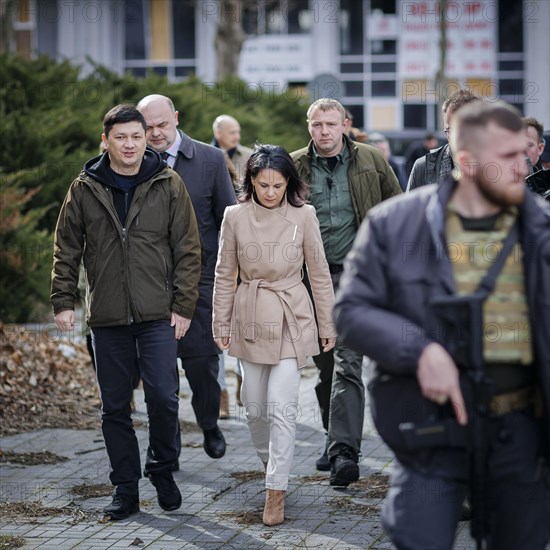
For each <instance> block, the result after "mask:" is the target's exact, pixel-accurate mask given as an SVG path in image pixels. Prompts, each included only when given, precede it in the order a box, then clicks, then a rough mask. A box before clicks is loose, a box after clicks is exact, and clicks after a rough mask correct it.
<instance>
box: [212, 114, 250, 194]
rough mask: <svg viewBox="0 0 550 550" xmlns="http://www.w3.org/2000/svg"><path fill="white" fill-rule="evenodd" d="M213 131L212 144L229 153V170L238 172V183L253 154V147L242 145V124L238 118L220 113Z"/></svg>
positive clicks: (214, 123)
mask: <svg viewBox="0 0 550 550" xmlns="http://www.w3.org/2000/svg"><path fill="white" fill-rule="evenodd" d="M212 131H213V132H214V139H213V140H212V145H213V146H214V147H217V148H218V149H221V150H222V151H223V152H224V153H225V154H226V155H227V157H226V162H227V164H228V166H229V167H230V170H229V171H230V173H232V172H234V173H235V174H236V176H237V179H236V181H235V182H234V183H235V184H238V183H239V182H240V181H241V179H242V177H243V175H244V169H245V167H246V163H247V161H248V159H249V158H250V155H251V154H252V149H249V148H248V147H245V146H244V145H241V125H240V124H239V121H238V120H237V119H236V118H234V117H232V116H230V115H220V116H218V117H216V119H215V120H214V122H213V124H212Z"/></svg>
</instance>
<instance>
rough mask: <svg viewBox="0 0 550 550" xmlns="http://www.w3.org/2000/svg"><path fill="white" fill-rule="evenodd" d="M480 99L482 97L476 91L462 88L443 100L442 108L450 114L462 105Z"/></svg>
mask: <svg viewBox="0 0 550 550" xmlns="http://www.w3.org/2000/svg"><path fill="white" fill-rule="evenodd" d="M478 99H481V97H479V96H478V95H477V94H475V93H474V92H471V91H470V90H468V89H467V88H460V89H459V90H457V91H456V92H455V93H454V94H451V95H450V96H449V97H448V98H447V99H446V100H445V101H444V102H443V106H442V108H441V109H442V111H443V112H444V113H446V112H447V111H449V113H450V114H453V113H454V112H455V111H456V110H457V109H459V108H460V107H462V105H466V104H467V103H471V102H472V101H476V100H478Z"/></svg>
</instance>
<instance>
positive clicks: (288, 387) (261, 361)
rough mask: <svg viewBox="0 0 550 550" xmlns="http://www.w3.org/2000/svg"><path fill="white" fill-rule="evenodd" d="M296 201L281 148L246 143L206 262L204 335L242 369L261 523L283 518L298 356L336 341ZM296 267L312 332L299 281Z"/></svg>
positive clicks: (302, 207) (294, 177)
mask: <svg viewBox="0 0 550 550" xmlns="http://www.w3.org/2000/svg"><path fill="white" fill-rule="evenodd" d="M306 195H307V187H306V185H305V183H304V182H303V181H302V180H301V179H300V178H299V177H298V173H297V172H296V168H295V167H294V164H293V163H292V159H291V158H290V156H289V155H288V153H287V152H286V151H285V150H284V149H283V148H282V147H278V146H275V145H258V146H256V149H255V151H254V153H253V154H252V156H251V157H250V159H249V160H248V163H247V167H246V170H245V176H244V181H243V190H242V194H241V195H240V197H239V202H240V204H238V205H237V206H231V207H229V208H228V209H227V210H226V212H225V216H224V219H223V225H222V230H221V238H220V251H219V255H218V261H217V264H216V280H215V283H214V318H213V319H214V325H213V326H214V335H215V338H216V342H217V343H218V346H219V347H220V349H228V350H229V355H231V356H233V357H238V358H239V359H240V361H241V365H242V368H243V387H242V401H243V404H244V407H245V410H246V419H247V423H248V427H249V428H250V434H251V436H252V442H253V443H254V446H255V448H256V452H257V453H258V456H259V458H260V460H261V461H262V462H263V464H264V468H265V472H266V478H265V483H266V489H267V491H266V500H265V507H264V512H263V522H264V524H265V525H278V524H280V523H282V522H283V521H284V494H285V491H286V489H287V487H288V478H289V474H290V468H291V465H292V459H293V455H294V442H295V433H296V415H297V412H298V396H299V388H300V370H301V369H302V368H303V367H305V366H306V364H307V356H311V355H316V354H318V353H319V345H318V338H319V337H320V339H321V343H322V346H323V350H324V351H325V352H328V351H330V350H331V349H332V348H333V346H334V343H335V340H336V337H335V334H334V331H333V326H332V316H331V315H332V305H333V302H334V294H333V290H332V283H331V279H330V273H329V270H328V265H327V263H326V261H325V256H324V252H323V243H322V241H321V234H320V232H319V222H318V221H317V218H316V216H315V209H314V208H313V206H311V205H308V204H306ZM252 249H253V250H255V251H256V252H257V253H255V254H252V252H251V251H252ZM304 262H305V265H306V266H307V269H308V273H309V281H310V284H311V288H312V292H313V297H314V301H315V306H316V310H317V319H318V326H317V324H316V322H315V317H314V315H313V307H312V303H311V300H310V297H309V294H308V291H307V289H306V287H305V286H304V284H303V282H302V268H303V265H304ZM237 275H239V276H240V279H241V283H240V284H239V285H238V286H237Z"/></svg>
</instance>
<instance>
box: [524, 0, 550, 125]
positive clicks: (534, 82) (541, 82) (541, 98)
mask: <svg viewBox="0 0 550 550" xmlns="http://www.w3.org/2000/svg"><path fill="white" fill-rule="evenodd" d="M523 15H524V18H523V21H524V23H523V36H524V52H525V82H524V93H525V103H524V110H525V115H526V116H531V117H535V118H536V119H537V120H539V121H541V122H542V123H543V124H544V126H545V128H544V129H545V131H546V130H548V128H547V126H548V124H549V123H550V86H549V84H550V65H549V63H548V60H549V59H550V39H549V32H548V30H549V29H550V2H548V0H538V1H536V2H533V1H532V0H524V2H523Z"/></svg>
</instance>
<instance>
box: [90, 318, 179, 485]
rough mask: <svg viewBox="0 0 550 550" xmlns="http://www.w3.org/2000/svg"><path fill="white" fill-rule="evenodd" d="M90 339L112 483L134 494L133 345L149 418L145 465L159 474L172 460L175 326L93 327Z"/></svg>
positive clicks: (136, 467)
mask: <svg viewBox="0 0 550 550" xmlns="http://www.w3.org/2000/svg"><path fill="white" fill-rule="evenodd" d="M92 339H93V344H94V352H95V358H96V368H97V381H98V385H99V391H100V396H101V403H102V430H103V437H104V438H105V446H106V448H107V454H108V456H109V461H110V463H111V474H110V479H111V483H112V484H113V485H116V486H117V488H118V490H119V491H123V492H128V493H137V486H138V481H139V479H140V477H141V467H140V454H139V447H138V441H137V438H136V434H135V432H134V428H133V426H132V417H131V410H130V403H131V400H132V391H133V383H134V368H135V361H136V357H137V350H138V349H139V365H140V374H141V379H142V380H143V390H144V393H145V402H146V404H147V413H148V416H149V448H148V450H147V459H146V465H145V469H146V471H147V472H148V473H156V472H161V471H164V470H168V469H170V468H171V466H172V464H173V463H174V462H175V461H176V460H177V446H176V433H177V426H178V395H177V393H178V377H177V369H176V368H175V365H176V357H177V341H176V338H175V332H174V327H171V326H170V321H168V320H163V321H150V322H144V323H136V324H133V325H124V326H117V327H100V328H97V327H96V328H93V329H92ZM136 343H137V347H136Z"/></svg>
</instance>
